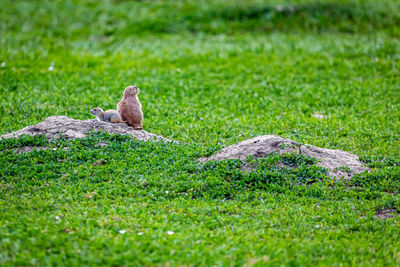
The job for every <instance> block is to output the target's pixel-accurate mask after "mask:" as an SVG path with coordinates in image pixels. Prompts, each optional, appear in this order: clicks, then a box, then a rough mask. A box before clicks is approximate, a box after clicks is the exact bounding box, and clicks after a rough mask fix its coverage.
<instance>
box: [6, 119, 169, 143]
mask: <svg viewBox="0 0 400 267" xmlns="http://www.w3.org/2000/svg"><path fill="white" fill-rule="evenodd" d="M93 130H94V131H106V132H109V133H120V134H129V135H130V136H132V137H133V138H135V139H138V140H143V141H147V140H150V139H154V140H157V141H160V140H164V141H171V140H169V139H167V138H164V137H162V136H158V135H155V134H152V133H149V132H146V131H143V130H134V129H133V128H132V127H129V126H128V125H126V124H125V123H107V122H103V121H98V120H85V121H82V120H75V119H71V118H68V117H67V116H51V117H48V118H47V119H45V120H44V121H42V122H39V123H38V124H36V125H33V126H28V127H25V128H23V129H21V130H19V131H16V132H12V133H8V134H5V135H2V136H1V137H0V138H12V137H16V138H18V137H20V136H21V135H30V136H34V135H46V138H47V139H58V138H59V137H60V136H62V137H65V138H68V139H71V138H84V137H86V135H87V134H88V133H89V132H90V131H93Z"/></svg>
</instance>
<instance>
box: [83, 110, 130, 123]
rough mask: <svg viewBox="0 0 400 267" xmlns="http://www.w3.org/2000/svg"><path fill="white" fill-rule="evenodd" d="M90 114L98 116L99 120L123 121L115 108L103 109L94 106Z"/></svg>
mask: <svg viewBox="0 0 400 267" xmlns="http://www.w3.org/2000/svg"><path fill="white" fill-rule="evenodd" d="M90 114H92V115H94V116H96V118H97V120H99V121H105V122H111V123H122V122H123V121H122V120H121V116H120V115H119V113H118V112H117V111H115V110H106V111H103V109H101V108H98V107H96V108H94V109H92V110H91V111H90Z"/></svg>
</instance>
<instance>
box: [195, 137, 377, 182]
mask: <svg viewBox="0 0 400 267" xmlns="http://www.w3.org/2000/svg"><path fill="white" fill-rule="evenodd" d="M293 152H297V153H302V154H306V155H308V156H310V157H313V158H316V159H317V160H319V162H318V163H317V165H318V166H321V167H325V168H328V169H329V170H330V175H332V176H334V177H342V176H343V177H344V178H347V179H349V178H351V177H352V176H353V175H354V174H356V173H361V172H364V171H366V170H368V169H369V168H368V167H366V166H365V164H364V163H363V162H361V161H360V160H359V158H358V156H357V155H354V154H351V153H348V152H345V151H341V150H332V149H326V148H319V147H315V146H312V145H303V144H300V143H297V142H295V141H292V140H290V139H285V138H282V137H279V136H275V135H264V136H259V137H255V138H252V139H249V140H246V141H243V142H240V143H238V144H235V145H231V146H228V147H225V148H224V149H222V150H221V151H220V152H218V153H217V154H215V155H212V156H210V157H207V158H201V159H200V160H201V161H208V160H224V159H241V160H245V159H246V157H247V156H254V157H256V158H262V157H265V156H267V155H268V154H271V153H279V154H282V153H293Z"/></svg>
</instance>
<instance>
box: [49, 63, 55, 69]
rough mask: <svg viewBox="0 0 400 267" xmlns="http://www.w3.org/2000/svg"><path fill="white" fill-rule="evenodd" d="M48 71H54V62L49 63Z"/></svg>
mask: <svg viewBox="0 0 400 267" xmlns="http://www.w3.org/2000/svg"><path fill="white" fill-rule="evenodd" d="M48 70H49V71H53V70H54V62H51V64H50V67H49V68H48Z"/></svg>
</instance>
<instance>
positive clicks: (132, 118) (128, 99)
mask: <svg viewBox="0 0 400 267" xmlns="http://www.w3.org/2000/svg"><path fill="white" fill-rule="evenodd" d="M139 93H140V89H139V88H138V87H137V86H133V85H131V86H128V87H126V88H125V90H124V95H123V96H122V99H121V101H120V102H119V103H118V105H117V110H118V113H119V115H121V118H122V120H124V121H125V122H126V123H127V124H128V125H129V126H131V127H133V129H135V130H141V129H143V126H142V121H143V112H142V105H141V104H140V101H139V98H138V96H137V95H138V94H139Z"/></svg>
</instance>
